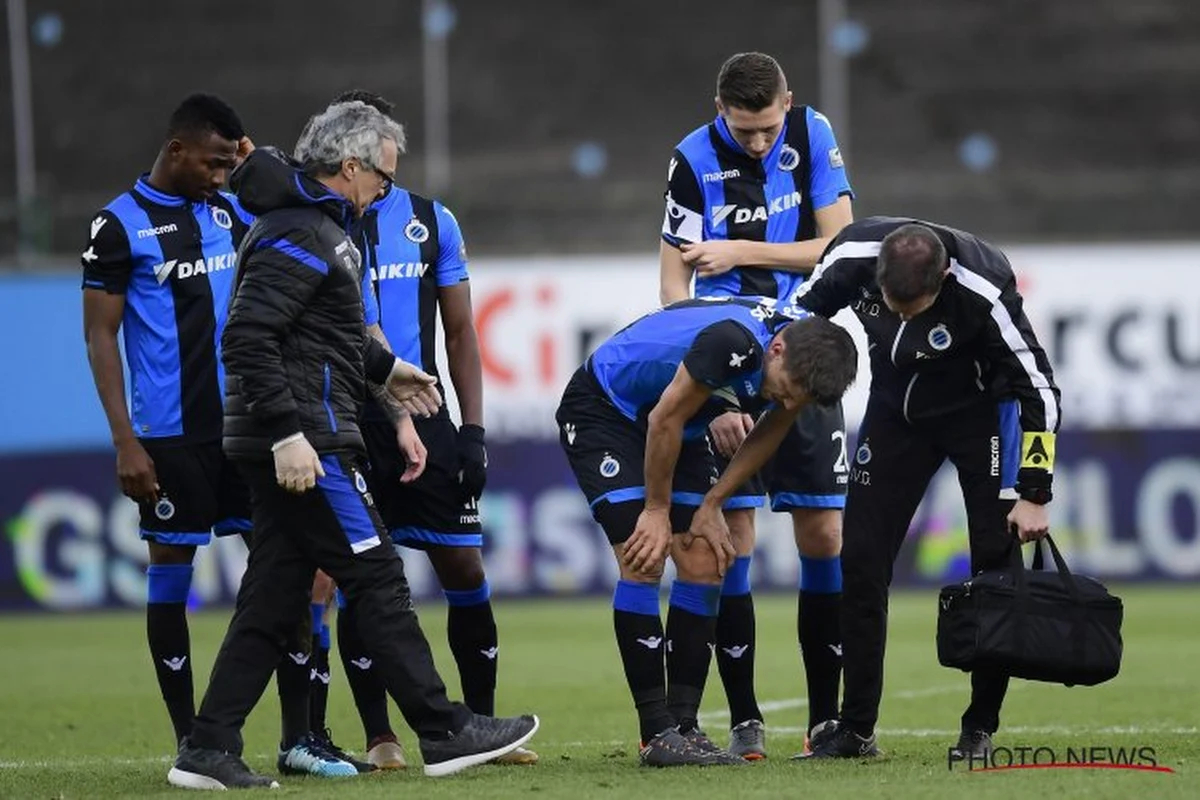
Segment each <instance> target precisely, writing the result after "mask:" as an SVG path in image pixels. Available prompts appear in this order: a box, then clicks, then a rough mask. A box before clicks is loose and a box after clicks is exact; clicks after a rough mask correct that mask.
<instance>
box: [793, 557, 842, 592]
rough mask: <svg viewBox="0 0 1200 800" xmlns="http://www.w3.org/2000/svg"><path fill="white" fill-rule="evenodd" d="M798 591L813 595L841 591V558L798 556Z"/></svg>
mask: <svg viewBox="0 0 1200 800" xmlns="http://www.w3.org/2000/svg"><path fill="white" fill-rule="evenodd" d="M800 591H802V592H812V593H813V594H837V593H838V592H840V591H842V557H841V556H834V557H833V558H814V557H812V556H800Z"/></svg>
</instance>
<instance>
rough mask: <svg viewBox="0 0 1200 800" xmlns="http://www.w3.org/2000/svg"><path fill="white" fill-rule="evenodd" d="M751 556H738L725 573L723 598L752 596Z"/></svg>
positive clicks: (722, 585)
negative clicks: (743, 595)
mask: <svg viewBox="0 0 1200 800" xmlns="http://www.w3.org/2000/svg"><path fill="white" fill-rule="evenodd" d="M751 558H752V557H751V556H738V557H737V558H735V559H734V560H733V563H732V564H730V565H729V569H728V570H727V571H726V573H725V582H724V583H723V584H721V595H722V596H723V597H736V596H737V595H741V594H750V561H751Z"/></svg>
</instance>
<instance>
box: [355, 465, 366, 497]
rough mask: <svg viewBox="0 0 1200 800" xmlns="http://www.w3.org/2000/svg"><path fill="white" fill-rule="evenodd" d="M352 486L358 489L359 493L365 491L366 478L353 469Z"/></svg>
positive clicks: (364, 492)
mask: <svg viewBox="0 0 1200 800" xmlns="http://www.w3.org/2000/svg"><path fill="white" fill-rule="evenodd" d="M354 488H355V489H358V493H359V494H366V493H367V479H366V478H364V477H363V474H362V473H361V472H359V471H358V470H354Z"/></svg>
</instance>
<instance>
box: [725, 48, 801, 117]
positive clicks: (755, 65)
mask: <svg viewBox="0 0 1200 800" xmlns="http://www.w3.org/2000/svg"><path fill="white" fill-rule="evenodd" d="M785 91H787V81H786V80H785V79H784V77H783V69H782V68H781V67H780V66H779V62H778V61H776V60H775V59H773V58H771V57H770V56H769V55H767V54H766V53H738V54H737V55H734V56H730V57H729V59H728V60H727V61H726V62H725V63H724V64H722V65H721V71H720V72H719V73H717V97H718V98H719V99H720V101H721V104H722V105H725V106H732V107H734V108H742V109H745V110H746V111H762V110H763V109H764V108H766V107H767V106H769V105H771V104H772V103H774V102H775V101H776V100H777V99H779V96H780V95H781V94H783V93H784V92H785Z"/></svg>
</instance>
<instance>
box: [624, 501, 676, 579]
mask: <svg viewBox="0 0 1200 800" xmlns="http://www.w3.org/2000/svg"><path fill="white" fill-rule="evenodd" d="M670 546H671V514H670V512H669V511H667V510H666V509H664V510H661V511H657V510H647V511H643V512H642V513H641V514H639V515H638V519H637V525H636V526H635V527H634V529H633V535H632V536H630V537H629V539H628V540H627V541H626V542H625V548H624V550H623V552H622V555H621V557H622V558H623V559H624V561H625V566H627V567H629V568H630V569H631V570H633V571H634V572H640V573H642V574H652V573H654V572H655V571H659V572H661V571H662V565H663V563H664V562H665V561H666V558H667V550H668V549H669V548H670Z"/></svg>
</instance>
